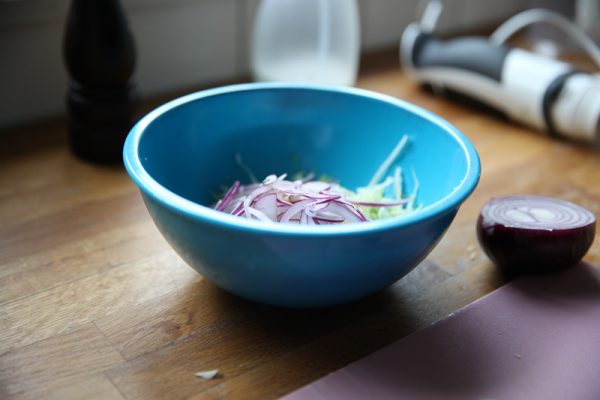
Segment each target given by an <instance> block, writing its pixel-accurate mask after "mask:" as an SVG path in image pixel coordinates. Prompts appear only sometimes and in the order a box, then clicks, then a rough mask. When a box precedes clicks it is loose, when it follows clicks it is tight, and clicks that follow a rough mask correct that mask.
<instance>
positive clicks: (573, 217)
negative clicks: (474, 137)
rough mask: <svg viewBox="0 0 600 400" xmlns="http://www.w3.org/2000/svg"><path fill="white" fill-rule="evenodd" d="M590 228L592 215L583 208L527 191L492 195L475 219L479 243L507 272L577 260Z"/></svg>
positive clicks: (552, 268) (585, 246) (587, 243)
mask: <svg viewBox="0 0 600 400" xmlns="http://www.w3.org/2000/svg"><path fill="white" fill-rule="evenodd" d="M595 232H596V217H595V216H594V214H593V213H592V212H590V211H589V210H587V209H585V208H583V207H581V206H578V205H576V204H573V203H570V202H568V201H565V200H560V199H557V198H553V197H544V196H533V195H523V196H506V197H497V198H493V199H492V200H490V201H489V202H488V203H487V204H485V205H484V206H483V208H482V209H481V213H480V215H479V219H478V222H477V237H478V239H479V243H480V244H481V247H482V248H483V250H484V251H485V252H486V254H487V255H488V257H489V258H490V259H491V260H492V261H493V262H494V263H495V264H496V265H497V266H498V267H499V268H501V269H502V270H503V271H505V272H507V273H509V274H520V273H538V272H550V271H556V270H560V269H564V268H567V267H570V266H572V265H574V264H577V263H578V262H579V261H580V260H581V259H582V258H583V256H584V255H585V253H587V251H588V250H589V248H590V246H591V245H592V242H593V241H594V235H595Z"/></svg>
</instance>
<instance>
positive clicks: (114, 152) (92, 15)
mask: <svg viewBox="0 0 600 400" xmlns="http://www.w3.org/2000/svg"><path fill="white" fill-rule="evenodd" d="M63 50H64V60H65V64H66V67H67V71H68V73H69V78H70V79H69V86H68V93H67V112H68V117H69V142H70V146H71V150H72V151H73V152H74V153H75V154H76V155H77V156H79V157H80V158H82V159H84V160H88V161H92V162H98V163H111V162H116V161H119V160H121V159H122V151H123V143H124V140H125V137H126V136H127V133H128V131H129V129H130V128H131V126H132V125H133V123H134V114H135V103H136V100H135V99H136V95H135V85H134V83H133V81H132V79H131V77H132V74H133V71H134V66H135V48H134V42H133V37H132V35H131V32H130V31H129V28H128V24H127V18H126V16H125V13H124V11H123V7H122V5H121V3H120V1H119V0H73V1H72V2H71V5H70V9H69V12H68V16H67V22H66V27H65V35H64V43H63Z"/></svg>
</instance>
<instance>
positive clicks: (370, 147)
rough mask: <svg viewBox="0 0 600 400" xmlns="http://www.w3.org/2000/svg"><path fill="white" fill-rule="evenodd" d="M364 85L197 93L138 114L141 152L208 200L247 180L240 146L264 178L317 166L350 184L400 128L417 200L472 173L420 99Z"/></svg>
mask: <svg viewBox="0 0 600 400" xmlns="http://www.w3.org/2000/svg"><path fill="white" fill-rule="evenodd" d="M361 93H362V91H356V90H326V89H319V88H302V87H276V86H274V87H269V86H266V87H258V88H256V87H255V88H249V89H245V90H224V91H215V92H214V93H213V94H211V95H191V96H188V98H184V99H180V100H176V101H175V102H176V103H172V104H167V105H166V106H164V107H166V108H167V109H168V111H167V112H162V111H161V110H160V109H159V110H157V111H156V112H155V113H154V116H152V114H151V116H150V117H147V118H146V121H145V122H144V121H143V122H142V123H145V124H147V125H146V126H144V127H143V128H139V129H143V135H141V136H140V138H139V146H138V156H139V160H140V162H141V164H142V166H143V168H144V169H145V170H146V172H147V173H148V174H149V175H150V176H151V177H152V178H153V179H154V180H156V181H157V182H158V183H159V184H161V185H162V186H164V187H165V188H167V189H168V190H170V191H172V192H174V193H176V194H177V195H179V196H182V197H184V198H186V199H188V200H191V201H194V202H197V203H200V204H202V205H205V206H210V205H211V204H212V203H213V202H214V201H215V197H214V196H215V194H216V193H218V192H219V190H220V188H222V187H223V186H224V185H231V184H232V183H233V181H234V180H236V179H237V180H240V181H242V182H243V183H244V182H245V183H247V182H249V178H248V174H247V173H246V172H245V171H244V169H243V168H241V167H240V165H239V164H238V162H237V161H236V154H239V155H240V156H241V159H242V161H243V163H244V164H246V165H247V166H248V167H249V168H250V169H251V170H252V171H253V172H254V174H255V175H256V177H257V178H258V179H263V178H264V177H265V176H266V175H268V174H282V173H288V175H291V174H294V173H297V172H305V173H306V172H314V173H315V174H317V176H319V175H320V174H324V175H327V176H329V177H333V178H335V179H336V180H337V181H339V182H340V183H341V184H342V185H344V186H346V187H349V188H352V189H354V188H356V187H357V186H361V185H365V184H367V182H368V181H369V179H370V178H371V176H372V175H373V173H374V172H375V170H376V169H377V167H378V166H379V165H380V163H381V162H382V161H383V160H384V159H385V158H386V157H387V155H388V154H389V153H390V151H391V150H392V149H393V148H394V146H395V145H396V144H397V143H398V141H399V140H400V138H401V137H402V136H403V135H404V134H407V135H408V137H409V144H408V146H407V147H406V148H405V150H404V152H403V153H402V155H401V156H400V157H399V158H398V162H397V163H396V165H400V166H401V167H402V168H403V169H402V171H403V176H404V183H403V190H404V191H405V192H407V193H410V192H411V191H412V189H413V188H414V185H415V180H414V178H413V173H412V171H413V170H414V176H416V177H417V179H418V181H419V184H420V186H419V195H418V203H420V204H422V205H423V206H425V207H427V206H429V205H432V204H434V203H436V202H438V201H440V200H441V199H443V198H445V197H447V196H448V195H449V194H450V193H451V192H453V191H454V190H455V189H456V188H457V187H458V186H459V185H460V184H461V182H463V181H464V180H465V179H467V176H468V175H469V168H470V163H473V160H472V158H473V155H472V154H470V151H471V150H469V149H468V148H467V147H465V144H464V143H463V142H462V139H461V135H460V133H458V132H457V131H456V130H455V129H454V128H452V127H451V126H450V125H449V124H447V123H445V122H444V121H443V120H442V119H440V118H437V117H435V116H432V115H430V114H429V113H426V112H423V111H422V110H421V109H419V108H417V107H412V106H410V105H407V104H405V103H402V102H392V101H390V99H391V98H387V97H385V96H378V95H365V94H364V93H362V94H361ZM163 111H164V110H163ZM475 157H476V156H475ZM467 194H468V193H467ZM465 196H466V194H465Z"/></svg>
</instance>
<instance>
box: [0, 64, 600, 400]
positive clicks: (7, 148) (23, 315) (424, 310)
mask: <svg viewBox="0 0 600 400" xmlns="http://www.w3.org/2000/svg"><path fill="white" fill-rule="evenodd" d="M358 86H360V87H363V88H367V89H372V90H376V91H380V92H383V93H387V94H391V95H393V96H397V97H400V98H402V99H405V100H408V101H410V102H413V103H416V104H418V105H420V106H423V107H424V108H426V109H429V110H431V111H433V112H435V113H437V114H439V115H441V116H442V117H444V118H446V119H447V120H449V121H450V122H452V123H453V124H455V125H456V126H457V127H458V128H459V129H460V130H461V131H463V132H464V133H465V134H466V135H467V136H468V137H469V138H470V139H471V140H472V141H473V143H474V144H475V146H476V148H477V150H478V151H479V154H480V157H481V161H482V177H481V181H480V184H479V186H478V188H477V189H476V190H475V192H474V193H473V195H472V196H471V197H470V198H469V199H468V200H467V201H466V202H465V203H464V205H463V207H462V208H461V210H460V212H459V214H458V215H457V217H456V219H455V221H454V223H453V224H452V226H451V228H450V230H449V231H448V233H447V234H446V236H445V237H444V239H443V240H442V241H441V242H440V244H439V245H438V246H437V247H436V249H435V250H434V251H433V252H432V254H431V255H430V256H429V257H428V258H427V259H426V260H425V261H424V262H423V263H422V264H421V265H420V266H419V267H417V268H416V269H415V270H414V271H413V272H411V273H410V274H409V275H408V276H406V277H405V278H403V279H401V280H400V281H399V282H397V283H396V284H394V285H393V286H392V287H390V288H388V289H386V290H384V291H383V292H381V293H380V294H378V295H375V296H373V297H371V298H368V299H365V300H362V301H359V302H356V303H354V304H350V305H346V306H342V307H337V308H332V309H324V310H312V311H289V310H283V309H275V308H271V307H268V306H263V305H257V304H253V303H250V302H247V301H244V300H241V299H239V298H236V297H234V296H232V295H229V294H227V293H225V292H223V291H221V290H220V289H217V288H216V287H214V286H212V285H211V284H210V283H208V282H206V281H205V280H203V279H202V277H201V276H200V275H198V274H197V273H196V272H194V271H193V270H192V269H191V268H189V267H188V266H186V265H185V264H184V262H183V261H181V259H180V258H179V257H178V256H177V255H176V254H175V253H174V251H173V250H171V248H170V247H169V246H168V245H167V243H166V242H165V240H164V239H163V238H162V236H161V235H160V233H159V232H158V230H157V229H156V228H155V226H154V224H153V222H152V221H151V219H150V217H149V215H148V213H147V212H146V209H145V207H144V205H143V203H142V200H141V197H140V195H139V193H138V191H137V189H136V187H135V186H134V184H133V183H132V182H131V181H130V180H129V178H128V176H127V174H126V173H125V171H124V170H123V169H122V168H121V167H99V166H94V165H89V164H86V163H84V162H82V161H80V160H78V159H76V158H74V157H73V156H72V155H71V154H70V153H69V151H68V149H67V146H66V132H65V127H64V122H62V121H56V122H50V123H45V124H41V125H38V126H36V127H30V128H27V129H24V130H20V131H18V132H17V131H15V132H9V133H6V134H3V135H0V398H2V399H12V398H25V399H38V398H56V399H70V398H81V399H92V398H103V399H104V398H109V399H121V398H127V399H153V398H168V399H178V398H198V399H213V398H239V399H242V398H243V399H271V398H276V397H278V396H280V395H283V394H286V393H288V392H290V391H292V390H294V389H296V388H298V387H300V386H302V385H305V384H307V383H309V382H311V381H313V380H315V379H317V378H319V377H321V376H324V375H325V374H327V373H329V372H331V371H334V370H336V369H338V368H340V367H342V366H344V365H346V364H347V363H349V362H351V361H354V360H357V359H358V358H360V357H362V356H364V355H366V354H369V353H371V352H373V351H375V350H377V349H379V348H381V347H383V346H385V345H387V344H389V343H391V342H393V341H395V340H397V339H399V338H401V337H403V336H405V335H407V334H409V333H411V332H413V331H415V330H417V329H420V328H423V327H425V326H427V325H430V324H432V323H433V322H435V321H437V320H439V319H441V318H443V317H445V316H447V315H448V314H450V313H452V312H454V311H456V310H457V309H458V308H460V307H462V306H464V305H466V304H468V303H470V302H472V301H474V300H476V299H477V298H479V297H481V296H482V295H484V294H486V293H488V292H489V291H491V290H493V289H494V288H496V287H498V286H499V285H501V284H502V283H503V278H502V277H501V276H500V275H499V273H498V272H497V271H496V269H495V268H494V267H493V266H492V265H491V263H490V262H489V261H488V259H487V258H486V257H485V255H484V254H483V253H482V251H481V250H480V248H479V245H478V243H477V240H476V236H475V220H476V217H477V215H478V212H479V209H480V208H481V206H482V205H483V204H484V203H485V202H486V201H487V200H488V199H489V198H490V197H492V196H496V195H503V194H511V193H534V194H547V195H554V196H559V197H561V198H564V199H567V200H571V201H574V202H577V203H579V204H581V205H583V206H585V207H587V208H589V209H590V210H592V211H593V212H595V213H596V214H597V215H599V211H600V185H599V183H600V157H599V154H598V152H596V151H593V150H591V149H587V148H584V147H581V146H576V145H573V144H571V143H567V142H561V141H557V140H552V139H549V138H548V137H546V136H544V135H542V134H540V133H538V132H535V131H533V130H530V129H528V128H526V127H522V126H518V125H515V124H512V123H509V122H506V121H503V120H500V119H496V118H495V117H493V116H490V115H486V114H483V113H481V112H478V111H475V110H473V109H471V108H468V107H465V106H463V105H459V104H455V103H452V102H449V101H448V100H445V99H442V98H436V97H434V96H432V95H431V94H429V93H427V92H424V91H422V90H420V89H419V88H418V87H417V86H416V85H415V84H414V83H413V82H412V81H410V80H409V79H408V78H407V77H406V76H405V75H404V74H403V72H402V71H401V70H400V69H399V67H398V66H397V64H396V63H391V64H388V66H383V65H378V66H377V67H376V68H369V69H368V70H367V71H366V72H364V73H362V74H361V78H360V81H359V83H358ZM586 260H587V261H589V262H590V263H592V264H595V265H598V264H599V263H600V246H598V240H596V243H595V244H594V245H593V247H592V249H591V250H590V252H589V253H588V255H587V256H586ZM210 369H219V371H220V373H219V376H218V377H217V378H215V379H212V380H203V379H200V378H198V377H196V376H194V372H196V371H201V370H210Z"/></svg>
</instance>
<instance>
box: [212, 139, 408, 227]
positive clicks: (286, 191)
mask: <svg viewBox="0 0 600 400" xmlns="http://www.w3.org/2000/svg"><path fill="white" fill-rule="evenodd" d="M407 140H408V139H407V137H406V136H404V137H403V138H402V139H401V140H400V142H399V143H398V144H397V145H396V147H395V148H394V149H393V151H392V153H391V154H390V155H389V156H388V157H387V158H386V160H385V161H384V162H383V163H382V164H381V165H380V167H379V168H378V169H377V171H376V173H375V175H374V177H373V178H372V179H371V183H370V184H369V186H368V187H366V188H359V189H357V192H358V195H357V196H358V197H357V198H356V199H354V200H349V199H346V198H345V196H352V195H353V193H352V192H351V191H349V190H347V189H344V188H342V187H341V186H339V185H338V184H335V183H330V182H324V181H315V180H313V176H314V175H312V174H311V175H309V176H306V177H305V178H304V179H298V180H295V181H289V180H286V174H283V175H280V176H277V175H274V174H271V175H268V176H267V177H266V178H265V179H264V180H263V181H262V183H252V184H249V185H240V183H239V182H237V181H236V182H235V183H234V184H233V185H232V187H231V188H230V189H229V190H228V191H227V192H226V193H225V195H224V197H223V199H221V200H219V201H218V202H217V204H216V205H215V207H214V208H215V209H216V210H218V211H223V212H226V213H229V214H231V215H235V216H243V217H245V218H250V219H258V220H261V221H270V222H284V223H294V224H297V223H300V224H308V225H317V224H339V223H345V222H365V221H368V219H367V218H366V217H365V215H364V214H363V213H362V212H361V210H360V208H358V207H357V206H359V207H370V208H373V207H375V208H376V207H394V206H406V208H405V209H412V202H413V201H414V198H408V199H402V198H401V183H402V182H401V178H402V177H401V173H400V167H398V166H397V167H396V169H395V172H394V177H392V176H388V177H387V178H386V179H385V180H384V181H383V182H380V180H381V178H382V177H383V174H385V173H386V172H387V170H388V169H389V168H390V167H391V164H392V163H393V162H394V161H395V159H396V157H397V156H398V154H399V153H400V152H401V150H402V148H403V147H404V146H405V144H406V143H407ZM236 159H237V161H238V164H239V165H240V166H241V167H242V168H243V169H245V170H246V172H248V174H249V175H250V176H251V177H253V175H252V174H251V171H249V170H248V168H247V167H246V166H245V165H243V164H242V162H241V156H239V154H238V155H236ZM413 172H414V171H413ZM253 181H254V182H256V180H255V179H253ZM415 182H416V178H415ZM392 185H393V188H394V197H393V198H389V201H387V200H388V198H387V197H386V196H385V195H383V193H384V192H385V191H386V190H388V189H389V188H390V187H391V186H392ZM414 186H415V188H416V187H418V183H417V182H416V183H415V185H414ZM360 196H363V197H364V198H366V199H371V198H377V199H378V198H382V199H383V201H370V200H365V201H361V200H360V198H361V197H360ZM413 197H414V194H413ZM380 211H383V210H380ZM369 212H371V210H369ZM383 214H386V215H390V216H391V215H394V214H396V210H395V209H390V210H388V211H386V212H382V213H379V215H383ZM373 215H377V213H374V214H373Z"/></svg>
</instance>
